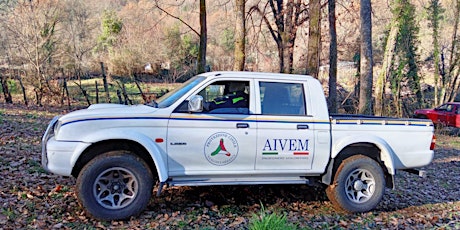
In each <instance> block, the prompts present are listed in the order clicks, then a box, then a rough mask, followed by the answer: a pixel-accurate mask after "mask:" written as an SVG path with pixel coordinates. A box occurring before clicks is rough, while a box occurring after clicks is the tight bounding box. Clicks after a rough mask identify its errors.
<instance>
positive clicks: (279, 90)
mask: <svg viewBox="0 0 460 230" xmlns="http://www.w3.org/2000/svg"><path fill="white" fill-rule="evenodd" d="M259 89H260V101H261V110H262V114H266V115H305V114H306V111H305V94H304V90H303V84H301V83H280V82H260V83H259Z"/></svg>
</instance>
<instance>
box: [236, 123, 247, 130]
mask: <svg viewBox="0 0 460 230" xmlns="http://www.w3.org/2000/svg"><path fill="white" fill-rule="evenodd" d="M236 128H237V129H245V128H249V124H248V123H236Z"/></svg>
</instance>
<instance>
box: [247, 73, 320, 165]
mask: <svg viewBox="0 0 460 230" xmlns="http://www.w3.org/2000/svg"><path fill="white" fill-rule="evenodd" d="M256 90H257V91H258V92H260V93H259V94H260V96H259V97H260V98H258V99H257V101H258V103H260V104H259V106H258V107H259V111H260V115H258V116H257V156H256V169H257V170H270V172H275V171H276V170H280V171H283V172H289V171H286V170H296V171H299V170H301V171H308V170H311V169H312V163H313V157H314V153H315V146H314V145H315V136H314V129H315V124H314V123H313V122H312V121H313V117H312V116H307V113H306V106H305V105H306V104H305V90H306V87H305V86H304V84H303V83H302V82H292V83H289V82H285V81H283V82H280V81H269V80H267V81H256Z"/></svg>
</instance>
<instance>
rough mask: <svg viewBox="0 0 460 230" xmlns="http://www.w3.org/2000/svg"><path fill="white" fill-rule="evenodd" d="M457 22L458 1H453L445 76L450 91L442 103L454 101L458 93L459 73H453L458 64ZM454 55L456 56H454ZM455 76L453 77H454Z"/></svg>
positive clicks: (459, 12) (459, 14) (459, 16)
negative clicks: (452, 23)
mask: <svg viewBox="0 0 460 230" xmlns="http://www.w3.org/2000/svg"><path fill="white" fill-rule="evenodd" d="M459 22H460V0H457V1H455V23H454V31H453V34H452V43H451V48H450V56H449V65H450V67H449V72H448V73H447V75H448V76H449V82H452V83H450V87H449V88H450V91H449V95H448V96H447V95H445V96H444V101H446V98H448V99H447V101H454V100H455V98H456V97H457V92H458V87H460V85H459V86H458V87H457V81H458V77H459V73H458V72H457V73H456V74H455V73H454V70H455V69H456V67H457V65H458V64H459V60H460V57H459V54H458V52H456V51H455V50H457V46H458V38H457V33H458V27H459ZM454 54H456V55H454ZM454 75H455V76H454Z"/></svg>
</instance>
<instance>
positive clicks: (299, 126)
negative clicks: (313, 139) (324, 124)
mask: <svg viewBox="0 0 460 230" xmlns="http://www.w3.org/2000/svg"><path fill="white" fill-rule="evenodd" d="M309 128H310V127H308V125H297V129H309Z"/></svg>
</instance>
